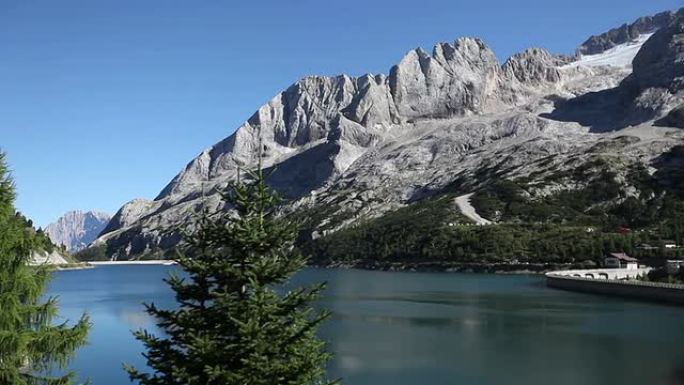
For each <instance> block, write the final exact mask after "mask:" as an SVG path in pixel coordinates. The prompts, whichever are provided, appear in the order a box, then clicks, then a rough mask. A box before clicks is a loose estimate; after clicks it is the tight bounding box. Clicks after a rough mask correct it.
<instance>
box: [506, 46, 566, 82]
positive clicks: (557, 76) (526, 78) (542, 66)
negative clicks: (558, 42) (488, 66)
mask: <svg viewBox="0 0 684 385" xmlns="http://www.w3.org/2000/svg"><path fill="white" fill-rule="evenodd" d="M567 63H568V60H567V59H564V58H561V57H559V56H556V55H553V54H551V53H550V52H549V51H547V50H545V49H543V48H528V49H527V50H525V51H523V52H521V53H517V54H515V55H513V56H511V57H510V58H509V59H508V60H507V61H506V62H505V63H504V65H503V71H504V73H505V74H506V76H507V77H508V78H511V79H516V80H518V81H519V82H521V83H525V84H531V85H539V84H542V83H557V82H559V81H560V80H561V71H560V69H559V67H560V66H561V65H563V64H567Z"/></svg>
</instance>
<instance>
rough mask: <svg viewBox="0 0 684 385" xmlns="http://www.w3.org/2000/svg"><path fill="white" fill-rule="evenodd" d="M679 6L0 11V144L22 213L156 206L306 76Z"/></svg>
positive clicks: (160, 2) (550, 35)
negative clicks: (441, 45)
mask: <svg viewBox="0 0 684 385" xmlns="http://www.w3.org/2000/svg"><path fill="white" fill-rule="evenodd" d="M678 6H681V0H572V1H568V0H564V1H555V0H516V1H510V0H477V1H472V0H470V1H460V0H420V1H415V0H412V1H406V0H382V1H379V0H344V1H324V0H317V1H315V0H273V1H256V0H250V1H233V0H224V1H219V0H193V1H191V0H186V1H175V0H59V1H55V0H0V148H1V149H2V150H4V151H5V152H7V155H8V160H9V162H10V166H11V167H12V169H13V170H14V177H15V180H16V183H17V186H18V192H19V197H18V202H17V206H18V208H19V209H20V210H21V211H23V212H24V213H25V214H27V215H28V216H29V217H31V218H33V219H34V221H35V222H36V223H37V224H39V225H46V224H47V223H49V222H51V221H53V220H55V219H56V218H57V217H59V216H60V215H62V214H63V213H64V212H66V211H68V210H72V209H84V210H88V209H98V210H104V211H108V212H110V213H114V212H115V211H116V210H117V209H118V208H119V207H120V206H121V205H122V204H123V203H125V202H126V201H128V200H130V199H132V198H136V197H143V198H153V197H154V196H156V194H157V193H158V192H159V191H160V190H161V189H162V188H163V187H164V185H166V183H167V182H168V181H169V180H170V179H171V178H172V177H173V176H174V175H175V174H176V173H177V172H178V171H179V170H180V169H181V168H182V167H183V166H184V165H185V164H186V163H187V162H188V161H189V160H190V159H192V158H193V157H194V156H196V155H197V154H198V153H199V152H200V151H201V150H202V149H204V148H206V147H209V146H210V145H212V144H213V143H215V142H217V141H218V140H220V139H222V138H224V137H226V136H228V135H229V134H231V133H232V132H233V131H234V130H235V128H236V127H238V126H239V125H240V124H241V123H242V122H243V121H244V120H246V119H247V118H248V117H249V116H250V115H251V114H252V113H253V112H254V111H255V110H256V109H257V108H258V107H259V106H260V105H261V104H263V103H264V102H266V101H267V100H269V99H270V98H271V97H272V96H273V95H275V94H276V93H277V92H279V91H280V90H281V89H283V88H285V87H286V86H288V85H289V84H291V83H292V82H294V81H296V80H297V79H298V78H300V77H302V76H305V75H312V74H319V75H334V74H338V73H348V74H352V75H361V74H364V73H367V72H371V73H381V72H382V73H387V72H388V70H389V68H390V67H391V66H392V65H393V64H395V63H396V62H398V61H399V59H400V58H401V57H402V55H403V54H404V53H405V52H407V51H408V50H409V49H411V48H414V47H418V46H421V47H425V48H428V49H430V48H431V47H432V46H433V45H434V43H436V42H439V41H453V40H454V39H455V38H457V37H459V36H477V37H481V38H482V39H484V40H485V41H486V42H487V43H488V44H489V45H490V46H491V47H492V48H493V49H494V51H495V52H497V55H498V56H499V58H500V59H502V60H504V59H505V58H506V57H507V56H509V55H511V54H513V53H515V52H517V51H520V50H522V49H524V48H527V47H529V46H541V47H545V48H548V49H550V50H551V51H554V52H558V53H572V52H573V51H574V48H575V47H576V46H577V45H578V44H579V43H580V42H582V41H583V40H584V39H585V38H587V37H588V36H589V35H591V34H594V33H600V32H603V31H605V30H607V29H609V28H611V27H615V26H618V25H620V24H621V23H623V22H627V21H631V20H633V19H635V18H637V17H638V16H642V15H649V14H653V13H656V12H659V11H662V10H667V9H675V8H677V7H678Z"/></svg>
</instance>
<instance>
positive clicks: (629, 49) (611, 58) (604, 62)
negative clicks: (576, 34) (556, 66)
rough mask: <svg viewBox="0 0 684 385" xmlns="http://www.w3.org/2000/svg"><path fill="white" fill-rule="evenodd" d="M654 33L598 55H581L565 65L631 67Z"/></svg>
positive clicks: (641, 36)
mask: <svg viewBox="0 0 684 385" xmlns="http://www.w3.org/2000/svg"><path fill="white" fill-rule="evenodd" d="M651 36H653V34H652V33H648V34H643V35H640V36H639V37H638V38H637V39H635V40H633V41H630V42H628V43H624V44H620V45H617V46H615V47H613V48H611V49H609V50H607V51H605V52H602V53H599V54H596V55H584V56H580V58H579V60H577V61H575V62H572V63H570V64H567V65H566V66H565V67H576V66H588V67H598V66H613V67H622V68H631V67H632V60H634V57H635V56H636V54H637V53H638V52H639V50H640V49H641V46H643V45H644V43H645V42H646V40H648V39H649V38H650V37H651Z"/></svg>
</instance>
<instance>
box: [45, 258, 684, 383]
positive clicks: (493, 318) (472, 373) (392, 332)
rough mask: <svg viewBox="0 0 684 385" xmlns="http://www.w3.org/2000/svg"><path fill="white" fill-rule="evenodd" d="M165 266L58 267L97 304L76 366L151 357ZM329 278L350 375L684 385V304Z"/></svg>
mask: <svg viewBox="0 0 684 385" xmlns="http://www.w3.org/2000/svg"><path fill="white" fill-rule="evenodd" d="M169 269H170V268H169V267H165V266H133V267H131V266H128V267H125V266H120V267H106V268H98V269H95V270H89V271H81V272H64V273H60V274H58V277H57V279H56V281H55V282H54V284H53V288H52V290H53V292H54V293H57V294H59V295H60V296H61V299H62V301H61V303H62V309H63V311H64V312H65V314H66V316H67V317H70V318H72V319H73V318H76V317H77V316H78V315H79V314H80V312H82V311H84V310H85V311H88V312H89V313H90V314H91V315H92V317H93V321H94V323H95V328H94V330H93V332H92V335H91V345H90V346H88V347H87V348H86V349H84V350H83V351H81V352H80V354H79V356H78V359H77V361H76V362H75V367H76V368H78V369H79V370H80V371H81V372H82V373H85V374H87V375H88V376H89V377H91V378H92V380H93V383H94V384H96V385H110V384H112V385H114V384H124V383H127V378H126V376H125V374H124V373H123V371H122V370H121V369H120V365H121V362H122V361H127V362H129V363H132V364H135V365H142V364H143V363H144V362H143V359H142V357H141V356H140V351H141V346H140V344H139V343H138V342H137V341H135V340H134V339H133V338H132V337H131V335H130V330H131V329H139V328H153V322H152V319H151V318H150V317H149V316H148V315H146V314H145V313H144V311H143V307H142V305H141V303H142V302H143V301H154V302H155V303H157V304H159V305H160V306H162V307H168V306H173V296H172V294H171V293H170V292H169V290H168V289H167V288H166V286H165V285H164V284H162V283H161V279H162V278H163V277H164V276H165V275H166V274H167V273H168V270H169ZM318 281H328V283H329V285H328V289H327V291H326V295H325V297H324V298H323V299H322V300H321V301H320V306H323V307H326V308H328V309H331V310H332V311H333V312H334V314H333V317H332V319H331V320H330V321H329V322H328V323H326V324H325V325H324V326H323V328H322V330H321V336H322V337H323V338H325V339H326V340H327V341H329V343H330V345H329V346H330V349H331V350H333V351H334V352H335V354H336V358H335V360H334V361H333V362H332V363H331V364H330V368H329V369H330V372H331V375H332V376H333V377H342V378H344V379H345V382H344V383H345V384H354V385H366V384H373V385H376V384H396V385H408V384H425V383H430V384H437V385H438V384H502V383H510V384H517V383H525V384H532V385H534V384H548V383H550V382H551V383H553V384H554V385H563V384H573V385H574V384H587V385H592V384H614V383H621V384H660V383H663V384H670V383H673V384H679V383H682V381H681V379H682V369H681V368H682V367H684V351H682V349H681V346H682V343H683V342H684V329H683V328H681V326H680V325H681V322H682V315H684V310H683V309H681V308H676V307H666V306H660V305H651V304H644V303H636V302H624V301H621V300H617V299H609V298H603V297H594V296H585V295H582V294H574V293H566V292H560V291H553V290H549V289H546V288H545V287H544V286H543V285H540V279H539V278H537V277H529V276H488V275H458V274H418V273H380V272H367V271H334V270H308V271H306V272H305V273H303V274H301V275H299V276H298V277H297V279H296V282H295V283H294V284H298V285H299V284H306V283H310V282H318Z"/></svg>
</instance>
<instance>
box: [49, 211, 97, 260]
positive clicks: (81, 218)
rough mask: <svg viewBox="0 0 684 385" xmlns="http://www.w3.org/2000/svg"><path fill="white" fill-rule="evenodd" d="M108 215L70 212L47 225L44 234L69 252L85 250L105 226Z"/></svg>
mask: <svg viewBox="0 0 684 385" xmlns="http://www.w3.org/2000/svg"><path fill="white" fill-rule="evenodd" d="M110 218H111V217H110V215H109V214H105V213H100V212H96V211H88V212H83V211H71V212H68V213H66V214H64V215H63V216H62V217H61V218H59V219H58V220H57V221H56V222H54V223H51V224H49V225H48V226H47V227H46V228H45V232H46V233H47V235H48V236H49V237H50V240H51V241H52V243H54V244H55V245H64V246H66V248H67V250H68V251H70V252H76V251H79V250H82V249H84V248H86V247H87V246H88V245H90V243H92V242H93V241H94V240H95V239H96V238H97V237H98V236H99V235H100V233H101V232H102V230H103V229H104V228H105V226H107V223H109V219H110Z"/></svg>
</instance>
